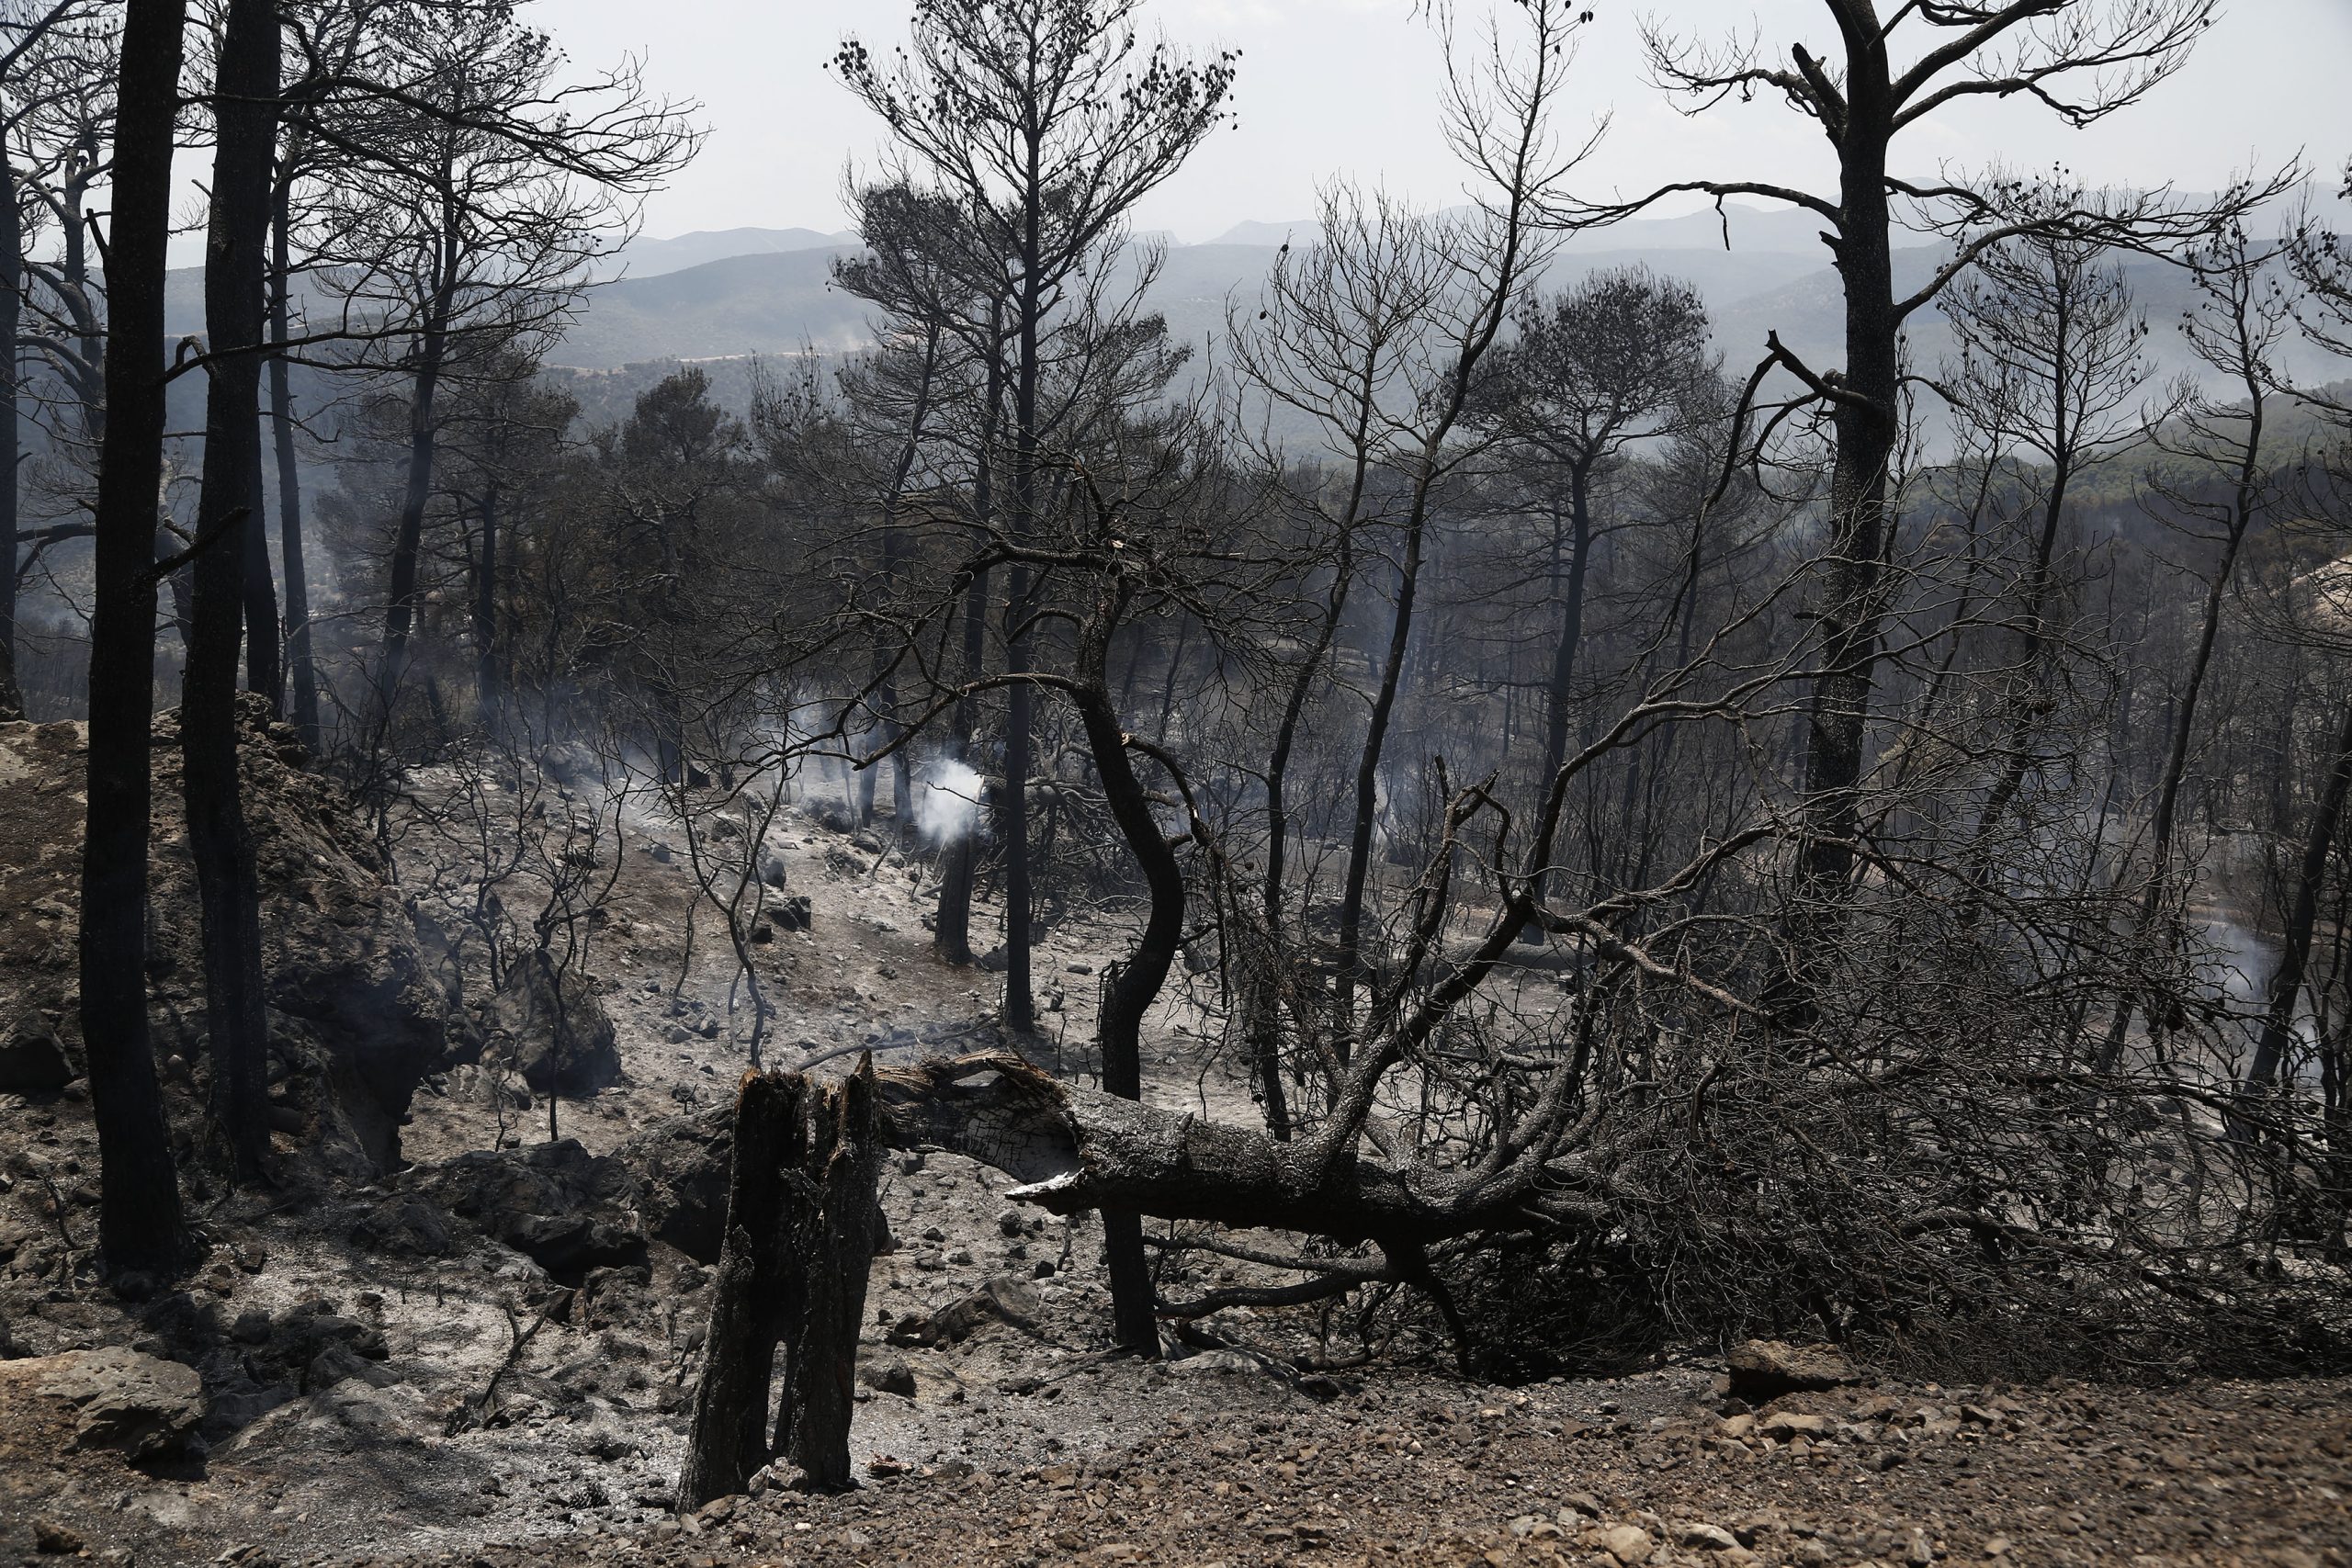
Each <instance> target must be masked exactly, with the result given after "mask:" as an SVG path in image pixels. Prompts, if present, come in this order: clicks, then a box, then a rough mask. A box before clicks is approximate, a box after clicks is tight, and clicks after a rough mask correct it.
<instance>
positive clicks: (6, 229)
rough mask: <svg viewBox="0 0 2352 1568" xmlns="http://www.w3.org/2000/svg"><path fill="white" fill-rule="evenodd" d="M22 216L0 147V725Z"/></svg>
mask: <svg viewBox="0 0 2352 1568" xmlns="http://www.w3.org/2000/svg"><path fill="white" fill-rule="evenodd" d="M24 251H25V226H24V214H23V212H22V211H21V210H19V209H18V208H17V172H16V165H15V164H12V163H11V162H10V161H9V158H8V149H7V147H6V143H5V141H0V355H5V356H6V357H5V358H0V719H11V718H22V717H24V716H25V698H24V693H23V692H22V690H21V689H19V687H18V685H17V462H18V460H19V456H20V455H19V453H18V450H17V443H18V441H19V438H20V432H19V430H18V427H17V421H18V415H17V363H18V360H19V358H20V355H19V352H18V350H17V318H18V314H19V312H20V310H21V308H22V306H23V303H24V283H25V256H24Z"/></svg>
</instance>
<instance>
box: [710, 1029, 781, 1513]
mask: <svg viewBox="0 0 2352 1568" xmlns="http://www.w3.org/2000/svg"><path fill="white" fill-rule="evenodd" d="M807 1089H808V1085H807V1083H806V1081H805V1080H803V1079H801V1078H798V1077H786V1076H782V1075H776V1074H767V1073H746V1074H744V1075H743V1082H742V1087H741V1089H740V1090H739V1091H738V1092H737V1094H736V1098H735V1150H734V1167H733V1173H732V1176H731V1178H730V1179H729V1186H728V1190H727V1233H726V1239H725V1241H724V1242H723V1243H722V1244H721V1247H720V1250H719V1256H718V1279H717V1280H716V1281H715V1282H714V1284H713V1286H712V1288H711V1298H710V1324H709V1326H708V1328H707V1330H706V1331H705V1334H704V1338H703V1351H702V1356H703V1361H702V1375H701V1377H700V1378H699V1379H698V1380H697V1381H696V1382H695V1403H694V1414H693V1417H692V1425H691V1427H689V1429H688V1436H687V1440H686V1460H685V1467H684V1470H682V1471H681V1472H679V1476H678V1508H679V1510H680V1511H681V1512H686V1511H690V1510H692V1509H695V1508H699V1507H701V1506H703V1505H704V1504H705V1503H707V1502H709V1501H710V1500H711V1499H712V1498H714V1497H727V1496H732V1495H735V1494H736V1493H739V1492H741V1491H742V1490H743V1489H744V1487H745V1486H746V1484H747V1483H749V1482H750V1481H751V1479H752V1474H753V1472H756V1471H757V1470H758V1469H759V1468H760V1467H761V1466H762V1465H763V1464H765V1463H766V1462H767V1415H768V1384H769V1382H770V1380H771V1378H772V1376H773V1374H774V1372H775V1348H776V1341H777V1339H778V1338H779V1337H781V1335H782V1330H783V1325H784V1323H785V1321H786V1318H787V1317H788V1316H789V1315H790V1314H791V1312H792V1310H793V1308H794V1307H795V1306H796V1305H797V1302H796V1301H795V1300H793V1299H788V1298H790V1297H792V1296H793V1295H794V1294H795V1293H797V1285H798V1281H797V1280H786V1279H785V1278H784V1277H783V1270H782V1269H781V1268H780V1267H779V1262H780V1258H779V1253H780V1250H781V1249H780V1248H779V1247H778V1246H777V1240H776V1235H775V1225H776V1216H777V1215H778V1214H780V1213H783V1211H784V1207H785V1203H786V1183H787V1182H788V1180H789V1179H790V1176H789V1174H788V1173H790V1172H793V1171H796V1170H797V1169H798V1168H800V1167H801V1165H802V1164H803V1163H804V1162H805V1159H806V1156H807V1153H808V1150H807V1145H806V1140H807V1136H808V1123H807V1118H806V1116H805V1115H804V1113H803V1107H802V1097H803V1096H804V1095H805V1093H806V1092H807Z"/></svg>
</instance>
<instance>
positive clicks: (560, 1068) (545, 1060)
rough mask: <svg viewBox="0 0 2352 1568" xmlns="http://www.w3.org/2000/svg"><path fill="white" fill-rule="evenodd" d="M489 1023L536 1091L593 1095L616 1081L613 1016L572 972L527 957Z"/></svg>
mask: <svg viewBox="0 0 2352 1568" xmlns="http://www.w3.org/2000/svg"><path fill="white" fill-rule="evenodd" d="M491 1021H492V1024H493V1025H494V1026H495V1027H496V1028H497V1029H498V1030H499V1031H500V1032H503V1034H504V1035H505V1036H506V1052H507V1055H508V1056H509V1058H510V1059H511V1060H512V1061H513V1062H514V1064H515V1069H516V1070H517V1071H518V1072H520V1073H521V1074H522V1075H523V1081H524V1082H525V1083H526V1084H528V1085H530V1086H531V1089H533V1091H534V1092H536V1093H539V1094H546V1093H548V1092H550V1091H553V1092H554V1093H557V1094H566V1095H586V1094H594V1093H595V1092H596V1091H597V1090H598V1089H608V1088H610V1087H611V1086H612V1085H613V1084H614V1083H616V1082H617V1081H618V1080H619V1078H620V1076H621V1057H620V1048H619V1043H618V1038H617V1036H616V1034H615V1032H614V1030H613V1021H612V1017H611V1015H610V1014H608V1013H607V1012H605V1004H604V1003H603V1002H602V1001H600V1000H599V999H598V998H597V997H596V993H595V991H594V989H593V988H592V987H590V986H589V984H588V981H587V979H586V977H585V976H582V974H581V973H580V972H579V971H578V970H576V969H561V970H558V969H553V968H552V967H551V966H550V965H548V964H543V963H540V962H538V960H537V958H536V956H526V958H525V959H524V960H523V962H521V963H519V964H515V967H514V968H513V969H512V970H511V971H510V972H509V973H508V975H507V976H506V984H505V985H504V986H503V987H501V988H500V990H499V993H498V996H497V998H496V999H495V1000H494V1001H493V1002H492V1004H491Z"/></svg>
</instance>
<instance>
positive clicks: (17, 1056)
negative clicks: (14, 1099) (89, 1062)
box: [0, 1014, 80, 1094]
mask: <svg viewBox="0 0 2352 1568" xmlns="http://www.w3.org/2000/svg"><path fill="white" fill-rule="evenodd" d="M79 1076H80V1075H79V1074H78V1073H76V1072H75V1071H74V1064H73V1062H72V1060H71V1059H69V1058H68V1057H67V1056H66V1055H65V1042H63V1041H62V1040H60V1039H59V1038H58V1037H57V1031H56V1030H54V1029H52V1028H51V1027H50V1025H49V1024H48V1022H47V1021H44V1020H43V1019H42V1018H41V1017H40V1015H39V1014H35V1015H33V1016H31V1017H29V1018H27V1019H26V1020H24V1021H22V1022H20V1023H18V1024H17V1027H16V1028H14V1029H13V1030H10V1031H9V1032H8V1033H7V1034H6V1036H5V1037H0V1094H54V1093H56V1092H57V1091H58V1090H59V1089H63V1088H64V1087H65V1086H66V1085H67V1084H69V1083H71V1082H73V1081H74V1078H75V1077H79Z"/></svg>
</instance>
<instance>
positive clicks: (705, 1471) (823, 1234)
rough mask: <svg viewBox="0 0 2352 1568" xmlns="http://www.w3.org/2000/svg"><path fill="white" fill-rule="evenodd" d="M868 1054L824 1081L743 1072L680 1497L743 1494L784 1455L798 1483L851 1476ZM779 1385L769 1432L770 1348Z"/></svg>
mask: <svg viewBox="0 0 2352 1568" xmlns="http://www.w3.org/2000/svg"><path fill="white" fill-rule="evenodd" d="M881 1155H882V1144H881V1141H880V1137H879V1123H878V1121H877V1113H876V1092H875V1080H874V1064H873V1059H872V1058H871V1057H870V1056H869V1057H866V1058H865V1059H863V1060H861V1061H860V1062H859V1064H858V1068H857V1071H856V1073H855V1074H854V1075H853V1076H852V1077H850V1078H849V1079H848V1080H846V1081H845V1082H843V1083H842V1084H840V1085H838V1086H835V1087H831V1088H826V1087H821V1086H819V1085H817V1084H814V1083H812V1082H811V1081H809V1079H806V1078H803V1077H799V1076H798V1075H797V1074H780V1073H746V1074H745V1075H744V1076H743V1083H742V1088H741V1092H740V1093H739V1095H738V1097H737V1100H736V1111H735V1155H734V1167H733V1174H732V1177H731V1179H730V1182H729V1190H728V1204H727V1238H726V1241H725V1243H724V1246H723V1248H722V1250H721V1252H720V1255H719V1263H718V1280H717V1283H716V1286H715V1288H714V1290H713V1292H712V1297H711V1310H710V1325H709V1328H708V1330H707V1333H706V1336H705V1338H704V1346H703V1371H702V1376H701V1378H700V1380H699V1381H698V1382H696V1383H695V1403H694V1415H693V1424H692V1427H691V1429H690V1435H689V1438H688V1441H687V1449H686V1461H685V1466H684V1470H683V1471H682V1472H680V1474H679V1478H678V1507H679V1508H680V1510H681V1511H686V1510H690V1509H694V1508H697V1507H700V1506H702V1505H703V1504H705V1503H707V1502H709V1501H710V1500H711V1499H712V1498H714V1497H724V1496H729V1495H733V1494H736V1493H739V1492H741V1491H742V1490H744V1488H745V1486H746V1485H747V1484H748V1483H749V1482H750V1480H751V1478H752V1475H753V1473H755V1472H757V1471H758V1470H759V1469H760V1468H761V1467H762V1466H763V1465H764V1464H765V1463H767V1462H768V1460H769V1459H770V1458H771V1457H772V1456H773V1455H776V1454H781V1455H783V1456H784V1457H785V1458H786V1459H787V1460H788V1461H789V1462H790V1463H791V1464H792V1466H793V1467H794V1469H795V1471H796V1472H797V1475H796V1478H795V1484H796V1485H798V1486H801V1487H804V1488H807V1489H811V1490H821V1491H841V1490H844V1489H846V1488H847V1487H849V1486H850V1485H851V1484H852V1482H851V1477H850V1459H849V1427H850V1416H851V1413H852V1411H853V1409H854V1401H853V1394H854V1377H855V1373H856V1360H857V1333H858V1326H859V1322H860V1320H861V1319H862V1318H863V1317H864V1316H865V1277H866V1270H867V1267H868V1265H869V1263H870V1261H871V1259H872V1258H873V1254H874V1248H875V1245H876V1241H877V1240H878V1239H879V1237H880V1235H881V1209H880V1206H879V1204H878V1202H877V1201H876V1193H875V1182H876V1177H877V1176H878V1175H879V1173H880V1167H881ZM778 1348H782V1349H783V1351H784V1353H785V1363H786V1365H785V1393H784V1399H783V1403H782V1404H781V1407H780V1408H779V1410H778V1412H777V1416H776V1426H775V1442H774V1444H773V1446H772V1447H771V1445H770V1444H769V1442H768V1440H767V1407H768V1395H769V1389H770V1385H771V1383H772V1382H773V1381H774V1377H775V1358H776V1352H777V1350H778Z"/></svg>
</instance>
